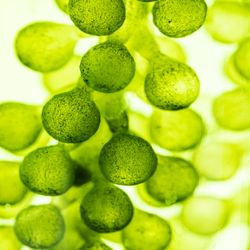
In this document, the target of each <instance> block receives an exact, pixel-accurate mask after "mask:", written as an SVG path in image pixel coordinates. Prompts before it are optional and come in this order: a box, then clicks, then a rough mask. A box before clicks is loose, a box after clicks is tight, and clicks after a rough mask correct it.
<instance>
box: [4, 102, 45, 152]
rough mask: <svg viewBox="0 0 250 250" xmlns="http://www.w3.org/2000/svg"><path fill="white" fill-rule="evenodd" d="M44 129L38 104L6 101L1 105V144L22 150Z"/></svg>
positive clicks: (7, 147)
mask: <svg viewBox="0 0 250 250" xmlns="http://www.w3.org/2000/svg"><path fill="white" fill-rule="evenodd" d="M41 130H42V123H41V117H40V108H39V107H38V106H33V105H28V104H23V103H17V102H6V103H2V104H1V105H0V146H1V147H3V148H4V149H7V150H9V151H20V150H22V149H25V148H27V147H28V146H30V145H32V144H33V143H34V142H35V141H36V139H37V137H38V136H39V134H40V132H41Z"/></svg>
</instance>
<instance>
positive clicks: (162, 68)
mask: <svg viewBox="0 0 250 250" xmlns="http://www.w3.org/2000/svg"><path fill="white" fill-rule="evenodd" d="M159 2H161V1H159ZM199 90H200V81H199V79H198V77H197V75H196V73H195V72H194V71H193V70H192V69H191V68H190V67H189V66H188V65H186V64H184V63H180V62H178V61H174V60H172V59H170V58H167V57H162V56H161V57H159V61H158V60H157V61H156V63H153V68H152V70H151V72H149V74H148V75H147V76H146V79H145V84H144V91H145V94H146V96H147V98H148V100H149V101H150V103H151V104H152V105H154V106H156V107H158V108H160V109H164V110H178V109H182V108H186V107H188V106H189V105H190V104H192V103H193V102H194V101H195V100H196V99H197V97H198V95H199Z"/></svg>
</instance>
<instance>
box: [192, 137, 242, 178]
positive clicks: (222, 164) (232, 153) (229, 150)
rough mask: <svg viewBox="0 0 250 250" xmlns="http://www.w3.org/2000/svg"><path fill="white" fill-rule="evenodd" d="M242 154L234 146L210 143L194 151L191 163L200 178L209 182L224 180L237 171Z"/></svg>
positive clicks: (237, 147) (223, 143) (224, 143)
mask: <svg viewBox="0 0 250 250" xmlns="http://www.w3.org/2000/svg"><path fill="white" fill-rule="evenodd" d="M242 153H243V152H242V150H241V149H240V147H239V146H237V145H235V144H231V143H226V142H216V141H210V142H207V143H203V144H201V145H200V146H199V147H198V148H197V149H196V150H195V151H194V154H193V163H194V165H195V167H196V169H197V171H198V172H199V174H201V175H202V176H204V177H206V178H208V179H211V180H218V181H219V180H225V179H228V178H230V177H232V176H233V175H234V174H235V173H236V171H237V170H238V168H239V166H240V163H241V158H242Z"/></svg>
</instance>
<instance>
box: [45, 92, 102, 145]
mask: <svg viewBox="0 0 250 250" xmlns="http://www.w3.org/2000/svg"><path fill="white" fill-rule="evenodd" d="M42 122H43V126H44V128H45V130H46V131H47V132H48V133H49V134H50V135H51V136H52V137H53V138H55V139H56V140H58V141H61V142H66V143H79V142H83V141H86V140H87V139H89V138H90V137H91V136H92V135H94V134H95V132H96V131H97V129H98V128H99V124H100V112H99V110H98V109H97V107H96V105H95V103H94V102H93V101H92V100H91V99H90V96H89V93H87V92H86V90H83V89H81V88H80V89H78V88H76V89H74V90H72V91H69V92H65V93H62V94H58V95H55V96H54V97H53V98H52V99H51V100H50V101H48V102H47V103H46V104H45V106H44V107H43V111H42Z"/></svg>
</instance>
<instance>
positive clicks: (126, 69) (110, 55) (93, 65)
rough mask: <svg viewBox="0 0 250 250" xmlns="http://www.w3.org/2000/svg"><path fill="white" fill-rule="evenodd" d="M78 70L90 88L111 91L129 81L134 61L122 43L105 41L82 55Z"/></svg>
mask: <svg viewBox="0 0 250 250" xmlns="http://www.w3.org/2000/svg"><path fill="white" fill-rule="evenodd" d="M80 70H81V75H82V78H83V80H84V81H85V82H86V83H87V84H88V85H89V86H90V87H91V88H93V89H94V90H96V91H100V92H107V93H112V92H116V91H119V90H121V89H123V88H125V87H126V86H127V85H128V84H129V83H130V81H131V80H132V78H133V77H134V74H135V61H134V59H133V57H132V56H131V55H130V53H129V51H128V50H127V48H126V47H125V46H124V45H123V44H122V43H119V42H114V41H107V42H104V43H101V44H98V45H96V46H95V47H93V48H91V49H90V50H89V51H88V52H87V53H86V54H85V55H84V56H83V58H82V61H81V65H80Z"/></svg>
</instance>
